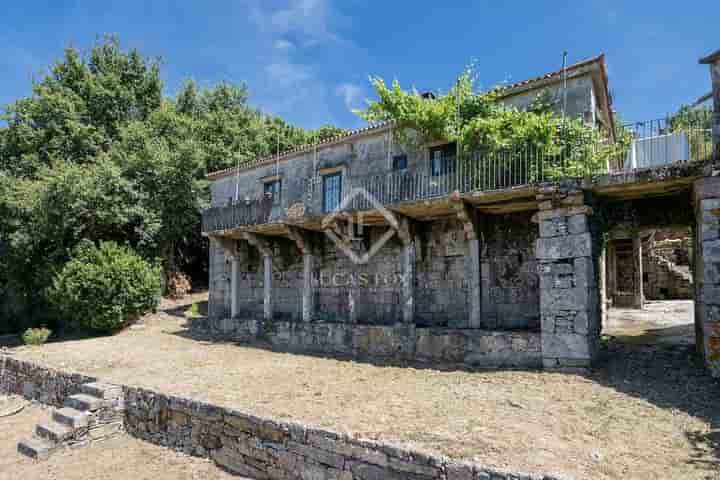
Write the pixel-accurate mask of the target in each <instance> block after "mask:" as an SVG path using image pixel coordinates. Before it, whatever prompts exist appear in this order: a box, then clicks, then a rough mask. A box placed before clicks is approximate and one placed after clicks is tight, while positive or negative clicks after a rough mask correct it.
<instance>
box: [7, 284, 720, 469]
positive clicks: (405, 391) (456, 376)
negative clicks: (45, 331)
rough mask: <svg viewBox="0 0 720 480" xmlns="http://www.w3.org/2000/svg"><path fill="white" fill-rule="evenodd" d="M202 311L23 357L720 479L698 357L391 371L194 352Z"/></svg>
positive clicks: (630, 354) (569, 460)
mask: <svg viewBox="0 0 720 480" xmlns="http://www.w3.org/2000/svg"><path fill="white" fill-rule="evenodd" d="M202 298H203V297H202V295H200V296H196V297H194V298H192V299H188V300H185V301H184V302H182V303H179V302H178V303H173V302H165V303H164V305H163V309H162V310H161V312H159V313H158V314H155V315H152V316H149V317H147V318H146V320H145V326H144V327H143V328H136V329H130V330H127V331H124V332H122V333H119V334H117V335H114V336H112V337H100V338H91V339H82V340H67V341H62V342H54V343H49V344H47V345H44V346H42V347H24V346H23V347H16V348H12V349H10V351H11V352H12V353H13V354H14V355H16V356H17V357H19V358H22V359H27V360H32V361H36V362H39V363H43V364H46V365H48V366H51V367H54V368H59V369H64V370H74V371H79V372H82V373H86V374H89V375H93V376H98V377H100V378H102V379H104V380H107V381H113V382H118V383H127V384H135V385H139V386H145V387H150V388H155V389H160V390H162V391H164V392H168V393H173V394H178V395H185V396H190V397H194V398H197V399H200V400H205V401H209V402H213V403H218V404H222V405H227V406H232V407H235V408H237V409H239V410H242V411H246V412H251V413H255V414H259V415H265V416H273V417H277V418H282V419H296V420H301V421H304V422H306V423H309V424H313V425H317V426H321V427H330V428H333V429H336V430H340V431H346V432H351V433H353V434H355V435H358V436H361V437H365V438H374V439H386V440H393V441H395V442H399V443H404V444H407V445H410V446H412V447H414V448H419V449H422V450H426V451H435V452H441V453H443V454H446V455H448V456H451V457H455V458H466V459H472V460H475V461H478V462H480V463H482V464H485V465H488V466H494V467H499V468H509V469H513V470H523V471H529V472H545V473H552V472H559V473H564V474H566V475H572V476H575V477H576V478H587V479H611V478H612V479H615V478H632V479H653V480H657V479H688V480H689V479H720V408H718V398H720V384H718V382H716V381H713V380H711V379H710V378H709V377H708V376H707V375H706V374H705V373H704V372H703V371H702V369H700V368H699V367H698V365H697V359H696V358H695V356H694V352H693V347H692V346H691V345H687V344H683V343H682V342H680V343H674V342H667V343H658V342H652V341H649V342H646V341H643V340H642V339H640V340H638V339H637V338H635V341H633V342H625V341H624V340H623V338H622V335H621V336H620V339H619V340H615V339H610V340H608V341H606V342H605V345H604V347H603V354H602V358H601V361H600V364H599V366H598V368H597V369H596V370H595V371H594V372H593V373H591V374H588V375H575V374H561V373H548V372H539V371H512V370H485V371H442V370H437V369H428V368H414V367H402V366H378V365H371V364H364V363H357V362H352V361H344V360H337V359H328V358H316V357H310V356H303V355H294V354H285V353H274V352H269V351H265V350H262V349H256V348H247V347H242V346H238V345H235V344H230V343H213V342H208V341H205V340H203V339H200V338H193V336H192V335H191V334H190V333H189V332H188V331H187V328H186V319H185V318H184V314H183V312H184V311H185V309H186V308H187V307H186V306H184V305H183V303H184V304H188V303H190V302H192V301H198V300H202ZM672 310H673V309H672V308H671V309H670V310H669V311H668V312H665V313H662V312H660V313H658V314H657V315H672V314H673V313H672ZM615 314H616V315H620V316H622V315H623V314H622V312H615ZM616 320H617V319H616ZM676 320H677V319H676ZM676 320H673V321H670V322H666V323H668V325H670V326H668V327H667V328H673V329H677V328H679V329H680V330H683V331H684V330H687V329H691V326H690V325H688V324H687V322H688V321H689V319H684V318H683V319H680V321H679V322H677V321H676ZM673 322H675V323H683V322H685V323H686V324H685V325H679V326H678V325H674V324H673ZM620 333H622V332H620ZM635 336H636V337H637V336H638V335H635ZM645 343H653V345H645ZM124 441H127V440H124ZM138 448H139V447H138Z"/></svg>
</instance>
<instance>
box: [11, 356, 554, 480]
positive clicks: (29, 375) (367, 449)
mask: <svg viewBox="0 0 720 480" xmlns="http://www.w3.org/2000/svg"><path fill="white" fill-rule="evenodd" d="M18 379H22V381H21V382H19V381H18ZM49 379H54V380H49ZM57 379H63V380H62V381H60V382H58V381H56V380H57ZM85 379H86V380H88V381H96V380H97V379H94V378H90V377H84V376H83V375H79V374H74V373H66V372H61V371H57V370H53V369H50V368H46V367H42V366H39V365H35V364H32V363H29V362H22V361H17V360H14V359H12V358H9V357H7V356H5V355H0V392H1V393H17V394H24V395H25V397H26V398H29V399H35V400H39V401H41V402H43V403H47V404H50V405H53V406H57V400H59V399H60V398H61V397H62V400H64V396H67V395H68V391H67V389H66V387H61V386H60V385H75V382H77V381H81V380H83V381H84V380H85ZM20 383H28V384H32V385H34V386H35V387H36V388H34V392H36V393H31V392H30V391H28V390H27V389H20V390H18V388H17V385H19V384H20ZM77 386H78V387H79V384H78V385H77ZM73 388H74V387H73ZM123 401H124V406H125V418H124V427H125V431H126V432H127V433H128V434H130V435H132V436H135V437H137V438H140V439H142V440H145V441H148V442H151V443H154V444H157V445H162V446H165V447H168V448H172V449H174V450H177V451H181V452H184V453H186V454H189V455H193V456H198V457H204V458H210V459H212V460H213V461H214V462H215V463H216V464H217V465H219V466H220V467H222V468H224V469H226V470H229V471H230V472H233V473H235V474H238V475H242V476H247V477H251V478H256V479H270V480H295V479H298V480H300V479H308V478H312V479H328V480H329V479H343V480H377V479H388V480H394V479H396V480H400V479H414V480H435V479H437V480H440V479H442V480H490V479H492V480H518V479H524V480H556V477H554V476H548V475H530V474H525V473H518V472H507V471H501V470H496V469H490V468H486V467H483V466H482V465H479V464H476V463H470V462H461V461H453V460H450V459H448V458H447V457H444V456H440V455H437V454H434V453H427V452H420V451H417V450H412V449H409V448H407V447H404V446H400V445H394V444H391V443H387V442H378V441H373V440H365V439H358V438H354V437H351V436H350V435H347V434H341V433H337V432H334V431H330V430H327V429H318V428H313V427H311V426H307V425H303V424H300V423H297V422H288V421H280V420H276V419H272V418H262V417H257V416H254V415H250V414H247V413H244V412H239V411H237V410H233V409H231V408H227V407H222V406H218V405H213V404H208V403H203V402H199V401H196V400H192V399H189V398H184V397H177V396H172V395H166V394H163V393H161V392H157V391H152V390H149V389H144V388H139V387H135V386H127V385H126V386H123Z"/></svg>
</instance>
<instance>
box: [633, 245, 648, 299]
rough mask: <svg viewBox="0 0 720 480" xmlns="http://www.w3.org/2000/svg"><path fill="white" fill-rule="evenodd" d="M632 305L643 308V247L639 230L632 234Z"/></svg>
mask: <svg viewBox="0 0 720 480" xmlns="http://www.w3.org/2000/svg"><path fill="white" fill-rule="evenodd" d="M632 242H633V307H634V308H640V309H642V308H643V303H644V302H645V300H644V296H643V261H642V257H643V248H642V237H641V234H640V232H636V233H635V234H634V235H633V239H632Z"/></svg>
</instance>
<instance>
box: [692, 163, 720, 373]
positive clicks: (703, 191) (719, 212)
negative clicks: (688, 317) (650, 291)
mask: <svg viewBox="0 0 720 480" xmlns="http://www.w3.org/2000/svg"><path fill="white" fill-rule="evenodd" d="M694 197H695V198H694V200H695V220H696V226H695V248H694V250H695V251H694V257H695V262H694V263H695V267H694V274H695V282H694V284H695V342H696V346H697V349H698V352H699V353H700V355H701V356H702V358H703V359H704V362H705V366H706V367H707V369H708V370H709V371H710V373H711V374H712V375H713V376H714V377H720V177H706V178H702V179H700V180H698V181H696V182H695V185H694Z"/></svg>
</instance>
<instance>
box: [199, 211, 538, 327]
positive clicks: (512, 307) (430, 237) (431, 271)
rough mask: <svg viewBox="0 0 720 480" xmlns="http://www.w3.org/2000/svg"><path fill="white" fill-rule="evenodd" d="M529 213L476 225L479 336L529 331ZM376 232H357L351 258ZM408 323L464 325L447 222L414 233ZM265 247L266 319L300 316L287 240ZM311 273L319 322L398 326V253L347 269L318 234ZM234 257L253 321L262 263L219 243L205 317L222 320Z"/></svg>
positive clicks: (463, 247)
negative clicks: (268, 251)
mask: <svg viewBox="0 0 720 480" xmlns="http://www.w3.org/2000/svg"><path fill="white" fill-rule="evenodd" d="M530 217H531V215H530V214H529V213H521V214H512V215H502V216H493V217H487V221H486V222H485V223H484V224H483V226H482V229H483V232H482V234H483V238H484V239H485V241H484V242H483V243H482V245H483V249H482V252H481V270H482V275H481V277H482V279H481V281H482V287H481V291H482V292H483V299H482V303H483V324H482V327H483V328H485V329H497V330H517V329H530V330H538V329H539V325H540V320H539V319H540V314H539V289H538V275H537V261H536V259H535V249H534V247H535V245H534V242H535V238H536V237H537V225H535V224H533V223H532V222H531V221H530ZM384 233H385V229H384V228H382V227H365V229H364V232H363V235H362V236H358V238H362V240H360V241H358V242H356V244H354V248H355V250H356V251H358V252H360V251H361V250H363V249H366V248H368V247H369V245H371V244H372V243H373V242H374V241H375V240H376V239H377V238H378V237H379V236H381V235H382V234H384ZM415 235H416V238H415V241H416V244H417V245H418V249H417V255H416V256H415V272H416V276H415V299H416V304H415V324H416V325H417V326H420V327H449V328H467V327H469V324H468V319H469V309H470V306H469V303H470V299H469V297H468V295H469V291H468V279H470V278H472V272H471V271H470V270H469V269H470V268H471V267H472V263H471V262H469V261H467V259H468V257H467V251H468V242H467V240H466V239H465V235H464V231H463V228H462V225H461V224H460V223H459V222H458V221H457V220H456V218H455V217H450V218H447V219H440V220H435V221H432V222H423V223H421V224H419V225H418V228H417V232H416V234H415ZM271 243H272V245H273V285H272V301H273V310H274V318H275V319H276V320H280V321H297V320H300V319H301V318H302V289H303V260H302V254H301V253H300V251H299V250H298V249H297V247H296V245H295V243H294V242H291V241H289V240H287V239H284V238H280V237H273V238H272V239H271ZM316 243H317V245H316V250H317V256H316V258H317V260H316V263H315V268H314V270H313V281H314V283H315V285H316V288H315V301H314V304H315V315H314V318H315V319H316V320H318V321H321V322H351V323H358V324H363V325H394V324H395V323H398V322H401V321H402V320H403V312H402V301H401V299H402V281H401V280H402V276H403V274H404V272H403V270H402V261H401V260H402V255H403V253H402V251H403V246H402V244H401V242H400V241H399V240H398V238H397V237H393V238H391V239H390V240H389V241H388V242H387V243H386V244H385V245H384V246H383V248H381V249H380V250H379V251H378V252H377V253H376V254H375V255H374V256H372V257H371V258H370V260H369V261H368V263H367V264H364V265H356V264H354V263H353V262H352V261H351V260H350V258H349V257H348V256H347V255H346V254H344V253H343V252H342V251H339V250H338V249H337V247H336V245H335V244H334V243H333V242H332V241H330V239H329V238H327V237H325V236H324V235H319V236H318V238H317V241H316ZM233 252H235V254H236V255H237V256H238V258H239V272H240V274H239V282H238V283H239V287H238V300H239V314H238V316H239V317H242V318H250V319H257V318H261V317H262V312H263V274H264V268H263V261H262V257H261V256H260V254H259V253H258V251H257V249H256V248H255V247H252V246H250V245H249V244H248V243H247V242H245V241H229V240H226V241H224V243H221V242H220V241H219V240H213V241H212V242H211V249H210V285H211V287H210V308H209V312H210V316H211V317H213V318H227V317H229V316H230V302H231V299H230V293H231V292H230V275H231V261H230V256H231V254H232V253H233ZM353 288H354V292H352V293H353V295H354V303H355V318H352V319H351V318H350V309H349V298H350V294H351V292H350V290H351V289H353Z"/></svg>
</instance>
